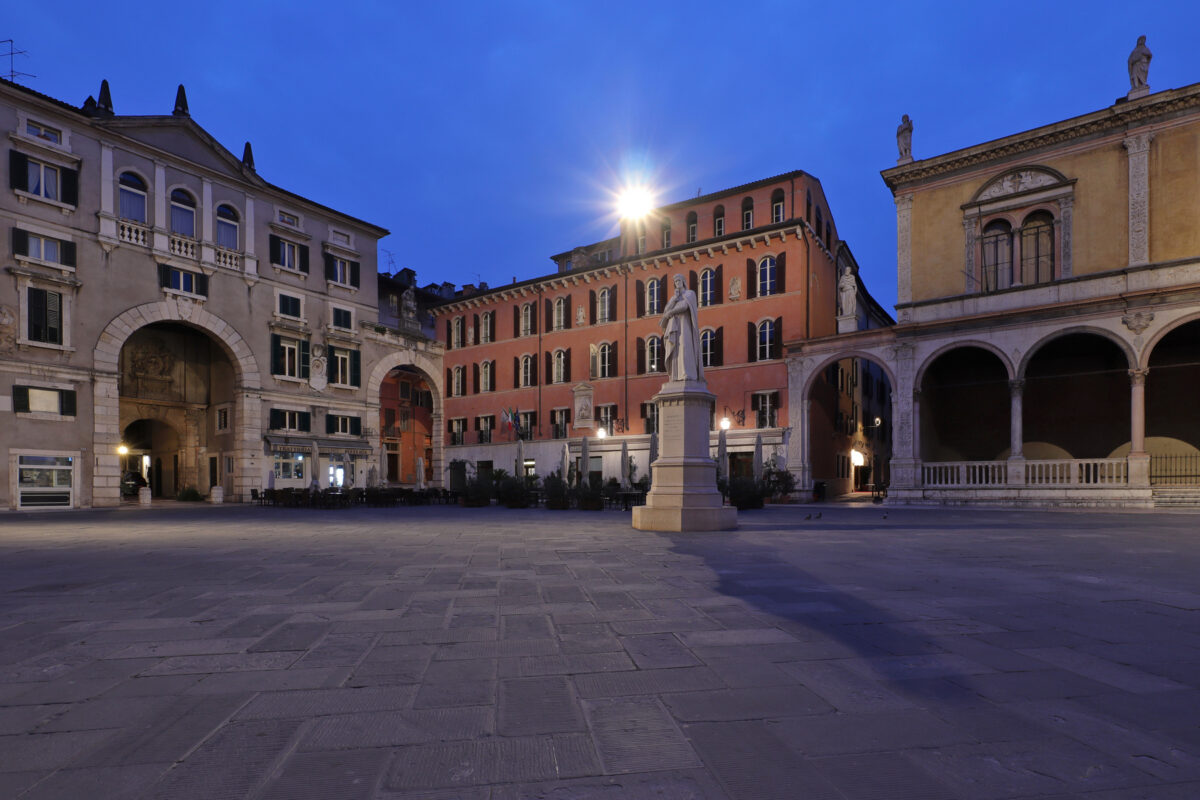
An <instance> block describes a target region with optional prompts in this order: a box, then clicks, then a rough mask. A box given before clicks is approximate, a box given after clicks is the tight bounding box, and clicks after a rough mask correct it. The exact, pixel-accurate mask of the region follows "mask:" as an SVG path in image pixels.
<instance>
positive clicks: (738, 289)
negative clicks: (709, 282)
mask: <svg viewBox="0 0 1200 800" xmlns="http://www.w3.org/2000/svg"><path fill="white" fill-rule="evenodd" d="M729 299H730V300H741V299H742V279H741V278H739V277H736V276H734V277H732V278H730V279H729Z"/></svg>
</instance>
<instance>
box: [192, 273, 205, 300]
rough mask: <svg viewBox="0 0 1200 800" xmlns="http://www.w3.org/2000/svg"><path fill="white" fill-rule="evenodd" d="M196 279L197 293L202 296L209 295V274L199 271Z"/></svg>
mask: <svg viewBox="0 0 1200 800" xmlns="http://www.w3.org/2000/svg"><path fill="white" fill-rule="evenodd" d="M194 280H195V284H194V285H195V287H196V294H198V295H201V296H202V297H208V276H207V275H205V274H204V273H203V272H197V273H196V277H195V278H194Z"/></svg>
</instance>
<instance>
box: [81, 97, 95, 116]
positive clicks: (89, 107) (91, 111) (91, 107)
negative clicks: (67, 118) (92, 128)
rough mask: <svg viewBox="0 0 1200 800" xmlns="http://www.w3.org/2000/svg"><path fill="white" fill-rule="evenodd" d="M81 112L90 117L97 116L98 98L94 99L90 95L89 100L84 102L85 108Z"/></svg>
mask: <svg viewBox="0 0 1200 800" xmlns="http://www.w3.org/2000/svg"><path fill="white" fill-rule="evenodd" d="M81 110H82V111H83V113H84V114H87V115H88V116H89V117H94V116H96V98H94V97H92V96H91V95H90V94H89V95H88V96H87V100H84V101H83V106H82V107H81Z"/></svg>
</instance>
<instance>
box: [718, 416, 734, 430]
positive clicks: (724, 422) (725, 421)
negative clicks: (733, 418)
mask: <svg viewBox="0 0 1200 800" xmlns="http://www.w3.org/2000/svg"><path fill="white" fill-rule="evenodd" d="M731 424H732V423H731V422H730V421H729V417H721V430H723V431H727V430H729V426H730V425H731Z"/></svg>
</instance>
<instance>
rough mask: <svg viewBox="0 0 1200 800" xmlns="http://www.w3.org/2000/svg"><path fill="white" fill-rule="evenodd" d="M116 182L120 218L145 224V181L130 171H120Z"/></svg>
mask: <svg viewBox="0 0 1200 800" xmlns="http://www.w3.org/2000/svg"><path fill="white" fill-rule="evenodd" d="M117 184H118V185H119V186H120V192H119V195H120V197H119V199H120V206H121V208H120V212H119V213H120V215H121V218H122V219H129V220H133V221H134V222H140V223H142V224H143V225H144V224H146V182H145V181H144V180H142V179H141V178H139V177H138V176H137V175H135V174H134V173H132V172H122V173H121V177H120V179H119V180H118V181H117Z"/></svg>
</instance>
